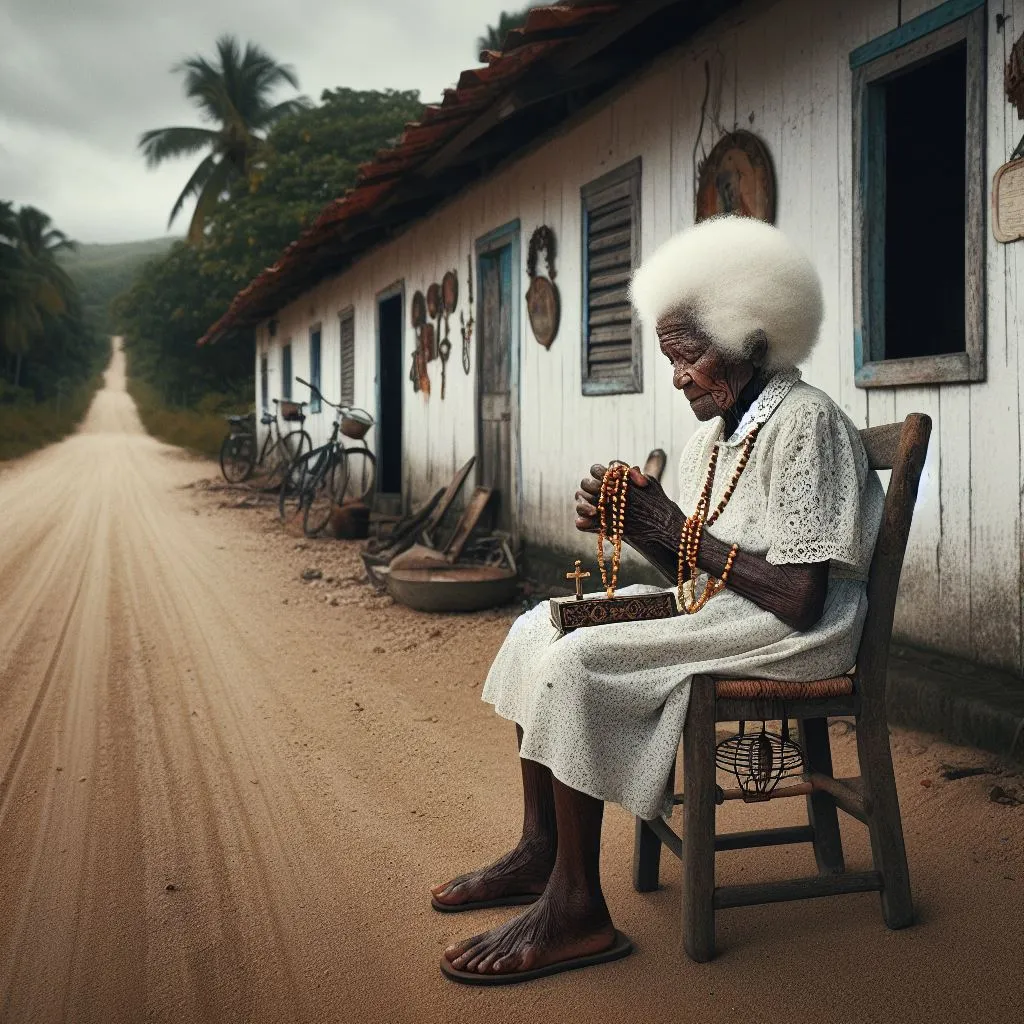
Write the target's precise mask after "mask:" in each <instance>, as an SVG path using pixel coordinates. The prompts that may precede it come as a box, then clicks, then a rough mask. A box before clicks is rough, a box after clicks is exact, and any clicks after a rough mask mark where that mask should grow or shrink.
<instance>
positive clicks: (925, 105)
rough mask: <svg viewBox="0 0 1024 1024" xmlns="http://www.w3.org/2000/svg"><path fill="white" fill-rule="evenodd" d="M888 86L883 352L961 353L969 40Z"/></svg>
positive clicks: (899, 355)
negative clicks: (967, 42) (967, 43)
mask: <svg viewBox="0 0 1024 1024" xmlns="http://www.w3.org/2000/svg"><path fill="white" fill-rule="evenodd" d="M873 88H874V89H878V90H881V91H883V92H884V111H885V123H884V131H885V177H884V181H885V194H884V197H881V198H882V199H883V201H884V204H885V243H884V252H885V271H884V281H885V291H884V296H885V298H884V303H885V305H884V309H885V312H884V323H885V333H884V354H882V358H884V359H905V358H908V357H912V356H934V355H942V354H945V353H951V352H963V351H965V350H966V347H967V337H966V326H965V274H964V267H965V229H964V225H965V218H966V213H967V210H966V199H965V194H964V181H965V176H966V138H967V46H966V44H961V45H959V46H957V47H955V48H954V49H952V50H948V51H946V52H945V53H943V54H942V55H941V56H939V57H937V58H935V59H934V60H931V61H929V62H927V63H926V64H923V65H918V66H917V67H915V68H913V69H912V70H910V71H908V72H907V73H905V74H902V75H899V76H898V77H895V78H893V79H890V80H888V81H886V82H884V83H879V84H877V85H875V86H873Z"/></svg>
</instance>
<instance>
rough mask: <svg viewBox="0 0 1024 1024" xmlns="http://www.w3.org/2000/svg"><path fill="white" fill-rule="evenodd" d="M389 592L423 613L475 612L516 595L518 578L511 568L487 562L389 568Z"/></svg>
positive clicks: (506, 602)
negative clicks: (491, 564) (464, 564)
mask: <svg viewBox="0 0 1024 1024" xmlns="http://www.w3.org/2000/svg"><path fill="white" fill-rule="evenodd" d="M386 579H387V588H388V593H389V594H390V595H391V596H392V597H393V598H394V599H395V600H396V601H397V602H398V603H399V604H404V605H407V606H408V607H410V608H416V609H418V610H419V611H422V612H475V611H481V610H482V609H484V608H497V607H498V606H500V605H503V604H508V603H509V602H510V601H512V600H513V599H514V598H515V596H516V588H517V586H518V583H519V577H518V576H517V574H516V573H515V572H513V571H512V570H511V569H502V568H496V567H493V566H487V565H466V566H439V567H437V568H431V569H392V570H391V571H390V572H389V573H388V574H387V576H386Z"/></svg>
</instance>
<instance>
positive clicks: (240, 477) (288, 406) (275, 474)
mask: <svg viewBox="0 0 1024 1024" xmlns="http://www.w3.org/2000/svg"><path fill="white" fill-rule="evenodd" d="M305 404H306V403H305V402H292V401H288V400H285V401H281V400H280V399H277V398H275V399H274V405H275V406H278V407H279V408H278V409H275V411H274V412H273V413H269V412H264V413H263V415H262V416H261V417H260V423H262V424H263V426H265V427H267V428H269V429H268V430H267V436H266V437H265V438H264V439H263V445H262V447H261V448H260V451H259V454H258V455H257V454H256V432H255V423H254V417H253V415H252V414H250V415H248V416H228V418H227V419H228V436H227V437H225V438H224V441H223V443H222V444H221V446H220V471H221V473H222V474H223V476H224V479H225V480H226V481H227V482H228V483H229V484H240V483H243V482H244V481H246V480H248V479H249V478H250V477H251V476H252V474H253V471H254V470H255V469H256V467H257V466H260V467H263V466H266V467H268V472H267V478H266V481H265V482H264V486H265V487H266V488H267V489H268V490H275V489H276V488H278V487H279V486H280V484H281V479H282V477H283V475H284V473H285V471H286V470H287V469H288V467H289V466H290V465H291V464H292V462H294V461H295V460H296V459H297V458H299V457H300V456H302V455H303V454H305V453H307V452H309V451H310V450H311V449H312V447H313V439H312V438H311V437H310V436H309V434H308V433H307V431H306V430H304V429H303V428H302V426H301V424H302V422H303V421H304V420H305V418H306V416H305V413H304V412H303V411H302V408H303V406H304V405H305ZM278 413H280V415H281V418H282V419H283V420H286V421H288V422H292V423H299V424H300V426H299V427H297V428H295V429H294V430H289V431H288V433H287V434H282V433H281V428H280V426H279V424H278V422H277V417H278Z"/></svg>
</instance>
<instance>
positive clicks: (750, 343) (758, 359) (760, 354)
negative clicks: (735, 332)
mask: <svg viewBox="0 0 1024 1024" xmlns="http://www.w3.org/2000/svg"><path fill="white" fill-rule="evenodd" d="M744 348H745V349H746V351H747V358H748V359H749V360H750V361H751V362H752V363H753V364H754V366H756V367H759V368H760V367H762V366H764V364H765V362H766V361H767V359H768V336H767V335H766V334H765V333H764V331H762V330H760V329H759V330H756V331H754V333H753V334H751V335H750V337H749V338H747V342H746V345H744Z"/></svg>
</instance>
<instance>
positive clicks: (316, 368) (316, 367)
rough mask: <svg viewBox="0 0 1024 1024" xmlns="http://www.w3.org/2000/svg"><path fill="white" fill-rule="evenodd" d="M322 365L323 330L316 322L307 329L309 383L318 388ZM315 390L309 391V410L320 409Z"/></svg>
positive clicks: (316, 410)
mask: <svg viewBox="0 0 1024 1024" xmlns="http://www.w3.org/2000/svg"><path fill="white" fill-rule="evenodd" d="M322 367H323V332H322V330H321V329H320V325H319V324H317V325H316V326H314V327H311V328H310V329H309V383H310V384H312V385H313V387H315V388H316V389H317V391H319V390H320V378H321V371H322ZM317 391H313V392H311V393H310V398H309V411H310V412H311V413H312V412H319V411H320V396H319V395H318V394H317Z"/></svg>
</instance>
